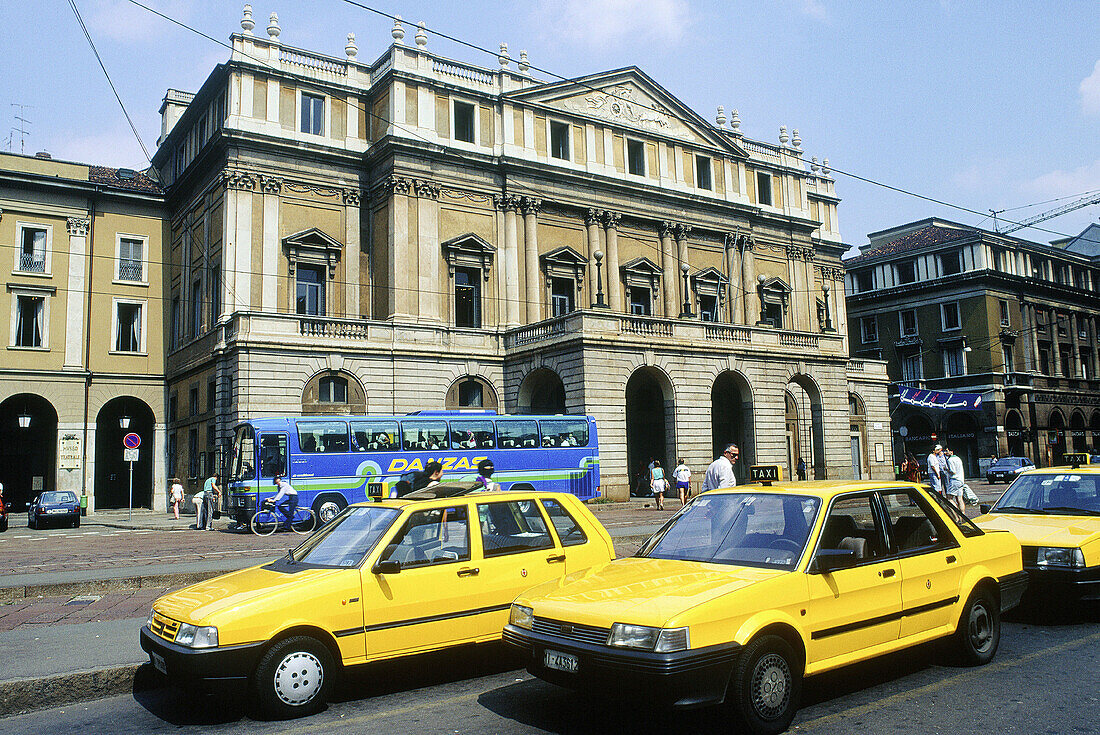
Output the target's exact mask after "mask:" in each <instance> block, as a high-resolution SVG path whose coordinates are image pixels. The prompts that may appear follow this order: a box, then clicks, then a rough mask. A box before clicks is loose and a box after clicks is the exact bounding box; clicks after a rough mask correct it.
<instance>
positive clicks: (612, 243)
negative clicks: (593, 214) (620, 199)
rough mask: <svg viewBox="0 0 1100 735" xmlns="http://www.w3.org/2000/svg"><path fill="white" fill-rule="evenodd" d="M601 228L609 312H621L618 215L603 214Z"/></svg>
mask: <svg viewBox="0 0 1100 735" xmlns="http://www.w3.org/2000/svg"><path fill="white" fill-rule="evenodd" d="M603 226H604V227H605V228H606V230H607V260H606V261H605V263H606V265H607V298H608V302H607V303H608V305H609V306H610V307H611V311H614V312H616V313H621V312H622V311H623V284H622V281H621V280H620V278H619V215H618V214H616V213H614V212H604V213H603Z"/></svg>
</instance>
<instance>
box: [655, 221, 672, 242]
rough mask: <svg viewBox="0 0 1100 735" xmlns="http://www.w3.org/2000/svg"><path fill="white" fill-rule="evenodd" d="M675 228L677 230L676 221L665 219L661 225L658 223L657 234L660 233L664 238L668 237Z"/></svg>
mask: <svg viewBox="0 0 1100 735" xmlns="http://www.w3.org/2000/svg"><path fill="white" fill-rule="evenodd" d="M675 230H676V223H675V222H668V221H665V222H661V223H660V224H659V225H657V234H659V235H660V236H661V238H662V239H663V238H666V237H672V233H673V232H674V231H675Z"/></svg>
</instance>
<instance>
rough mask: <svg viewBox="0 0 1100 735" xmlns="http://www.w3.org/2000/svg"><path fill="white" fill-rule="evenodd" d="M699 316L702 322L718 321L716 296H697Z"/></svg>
mask: <svg viewBox="0 0 1100 735" xmlns="http://www.w3.org/2000/svg"><path fill="white" fill-rule="evenodd" d="M699 318H700V319H702V320H703V321H704V322H716V321H718V297H717V296H700V297H699Z"/></svg>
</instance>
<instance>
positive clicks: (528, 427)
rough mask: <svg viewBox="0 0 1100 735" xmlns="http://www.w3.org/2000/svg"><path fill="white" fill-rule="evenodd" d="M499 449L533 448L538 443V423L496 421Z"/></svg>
mask: <svg viewBox="0 0 1100 735" xmlns="http://www.w3.org/2000/svg"><path fill="white" fill-rule="evenodd" d="M497 440H498V442H499V444H500V448H501V449H533V448H535V447H537V446H538V445H539V425H538V424H537V423H536V422H534V421H527V420H520V421H498V422H497Z"/></svg>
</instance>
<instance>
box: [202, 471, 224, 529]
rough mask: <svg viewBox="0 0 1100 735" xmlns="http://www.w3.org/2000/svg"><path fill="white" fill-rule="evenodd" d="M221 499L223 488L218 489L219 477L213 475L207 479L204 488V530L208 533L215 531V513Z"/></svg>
mask: <svg viewBox="0 0 1100 735" xmlns="http://www.w3.org/2000/svg"><path fill="white" fill-rule="evenodd" d="M220 499H221V488H219V487H218V476H217V475H211V476H210V477H208V478H206V482H205V483H203V486H202V516H203V521H204V523H203V526H202V527H203V528H205V529H206V530H207V531H213V530H214V511H216V510H217V509H218V500H220Z"/></svg>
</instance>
